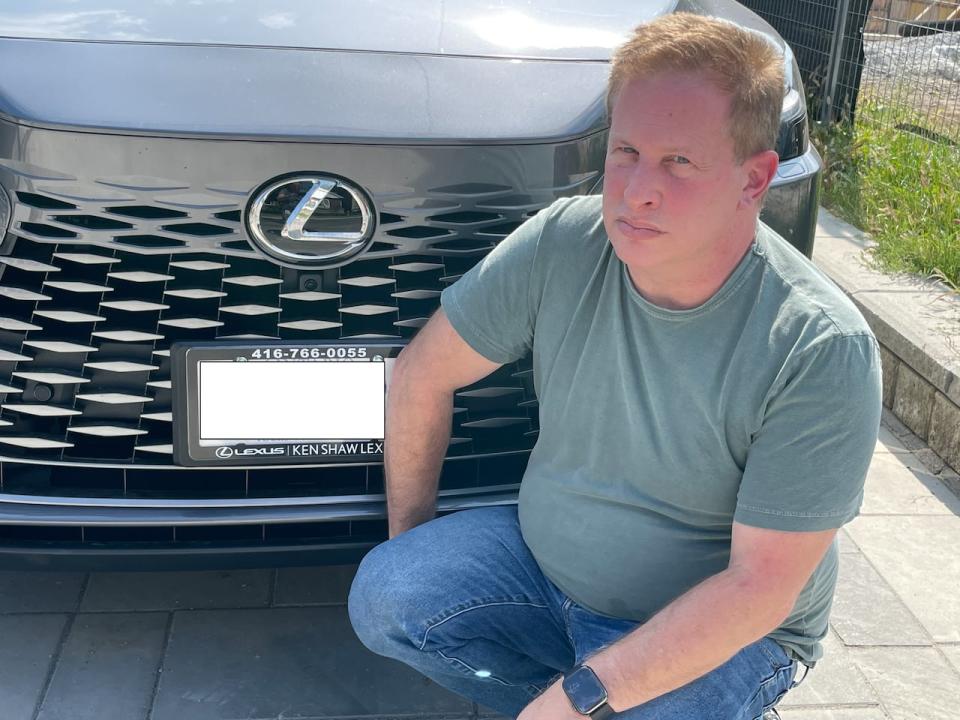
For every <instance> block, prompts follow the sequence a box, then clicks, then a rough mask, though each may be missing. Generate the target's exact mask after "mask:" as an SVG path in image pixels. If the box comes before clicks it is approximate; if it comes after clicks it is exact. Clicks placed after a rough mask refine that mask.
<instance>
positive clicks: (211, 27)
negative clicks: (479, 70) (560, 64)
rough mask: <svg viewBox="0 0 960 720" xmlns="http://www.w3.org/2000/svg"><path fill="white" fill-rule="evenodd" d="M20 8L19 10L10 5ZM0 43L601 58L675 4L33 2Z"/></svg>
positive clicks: (598, 0)
mask: <svg viewBox="0 0 960 720" xmlns="http://www.w3.org/2000/svg"><path fill="white" fill-rule="evenodd" d="M17 5H19V7H18V6H17ZM17 5H14V6H13V7H11V6H10V5H6V6H5V7H3V8H0V37H11V38H34V39H46V40H72V41H94V42H95V41H99V42H131V43H163V44H197V45H228V46H260V47H275V48H309V49H328V50H347V51H358V50H359V51H376V52H391V53H418V54H431V55H459V56H475V57H476V56H479V57H520V58H543V59H561V60H607V59H609V57H610V53H611V50H612V49H613V48H614V47H616V46H617V45H619V44H620V43H621V42H623V40H624V39H625V38H626V36H627V34H628V33H629V32H630V30H631V28H633V27H634V26H636V25H637V24H638V23H640V22H644V21H646V20H650V19H652V18H654V17H657V16H659V15H663V14H665V13H668V12H670V11H672V10H673V9H674V8H675V7H676V6H677V0H644V1H643V2H624V1H623V0H593V2H589V3H584V2H583V1H582V0H552V1H551V2H550V3H532V2H529V1H523V0H513V1H512V2H510V1H509V0H507V1H499V2H494V1H493V0H452V1H450V0H401V1H400V2H397V1H396V0H390V1H387V0H348V1H347V2H344V1H343V0H338V1H337V2H330V1H329V0H319V1H317V0H314V2H309V3H307V2H303V1H302V0H271V2H269V3H264V2H262V1H261V0H138V1H136V2H134V1H133V0H72V1H71V2H64V1H63V0H32V2H30V3H19V4H17Z"/></svg>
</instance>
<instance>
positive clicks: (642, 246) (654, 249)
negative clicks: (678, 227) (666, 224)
mask: <svg viewBox="0 0 960 720" xmlns="http://www.w3.org/2000/svg"><path fill="white" fill-rule="evenodd" d="M665 239H666V234H665V233H661V234H659V235H657V236H656V237H651V238H648V239H646V240H636V239H634V238H627V237H624V236H622V235H621V234H619V233H617V234H615V235H612V236H611V237H610V244H611V245H612V246H613V252H614V253H616V255H617V257H618V258H620V261H621V262H622V263H624V264H625V265H628V266H633V267H651V266H654V265H658V264H660V263H662V262H663V261H664V260H665V259H666V254H667V253H666V250H667V247H668V246H667V245H665V244H664V240H665Z"/></svg>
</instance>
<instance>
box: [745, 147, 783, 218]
mask: <svg viewBox="0 0 960 720" xmlns="http://www.w3.org/2000/svg"><path fill="white" fill-rule="evenodd" d="M779 164H780V158H779V157H778V156H777V153H775V152H774V151H773V150H763V151H761V152H758V153H756V154H754V155H751V156H750V157H748V158H747V159H746V160H744V161H743V164H742V165H741V166H740V167H741V169H742V170H743V175H742V177H743V180H744V184H743V192H742V193H741V195H740V207H757V208H759V207H760V203H761V202H763V196H764V194H765V193H766V192H767V188H769V187H770V183H771V182H773V178H774V177H776V175H777V167H778V166H779Z"/></svg>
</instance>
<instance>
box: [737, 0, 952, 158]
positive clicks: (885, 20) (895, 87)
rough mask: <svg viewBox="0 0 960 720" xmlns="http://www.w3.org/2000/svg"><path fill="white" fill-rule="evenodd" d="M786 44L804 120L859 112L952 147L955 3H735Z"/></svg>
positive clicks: (841, 0)
mask: <svg viewBox="0 0 960 720" xmlns="http://www.w3.org/2000/svg"><path fill="white" fill-rule="evenodd" d="M741 2H743V4H744V5H746V6H748V7H750V8H751V9H752V10H754V11H755V12H757V13H758V14H759V15H761V16H762V17H764V18H765V19H766V20H767V22H769V23H770V24H771V25H773V26H774V27H775V28H776V29H777V30H778V31H779V32H780V34H781V35H782V36H783V37H784V39H785V40H786V41H787V42H789V43H790V45H791V47H792V48H793V51H794V54H795V55H796V57H797V62H798V64H799V65H800V70H801V73H802V74H803V78H804V84H805V86H806V90H807V95H808V99H809V107H810V112H811V118H812V119H816V120H821V121H824V122H831V121H834V120H840V119H845V118H846V119H850V118H852V117H853V116H854V115H855V114H856V113H857V110H858V107H861V106H862V108H863V109H864V110H865V111H869V112H868V113H867V114H868V116H869V119H870V120H871V121H877V122H883V123H889V124H891V125H893V126H895V127H898V128H900V129H902V130H907V131H910V132H914V133H916V134H919V135H921V136H923V137H926V138H928V139H931V140H937V141H940V142H944V143H946V144H948V145H953V146H958V147H960V0H919V1H918V0H832V1H831V0H741Z"/></svg>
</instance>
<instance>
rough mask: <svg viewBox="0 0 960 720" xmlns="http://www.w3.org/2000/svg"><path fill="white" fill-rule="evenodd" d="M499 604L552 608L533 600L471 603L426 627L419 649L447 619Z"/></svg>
mask: <svg viewBox="0 0 960 720" xmlns="http://www.w3.org/2000/svg"><path fill="white" fill-rule="evenodd" d="M498 605H520V606H523V607H533V608H537V609H540V610H549V609H550V608H548V607H547V606H546V605H540V604H538V603H531V602H520V601H516V600H500V601H495V602H479V603H477V604H475V605H471V606H470V607H465V608H461V609H460V610H457V611H456V612H453V613H450V614H449V615H447V616H446V617H444V618H442V619H441V620H438V621H436V622H434V623H431V624H429V625H427V627H426V629H424V631H423V639H422V641H421V642H420V647H419V648H418V649H419V650H423V649H424V648H425V647H426V646H427V638H428V637H429V635H430V632H431V631H432V630H433V629H434V628H437V627H440V626H441V625H443V624H444V623H445V622H447V620H452V619H453V618H455V617H457V616H458V615H462V614H463V613H465V612H470V611H471V610H480V609H482V608H487V607H496V606H498Z"/></svg>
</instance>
